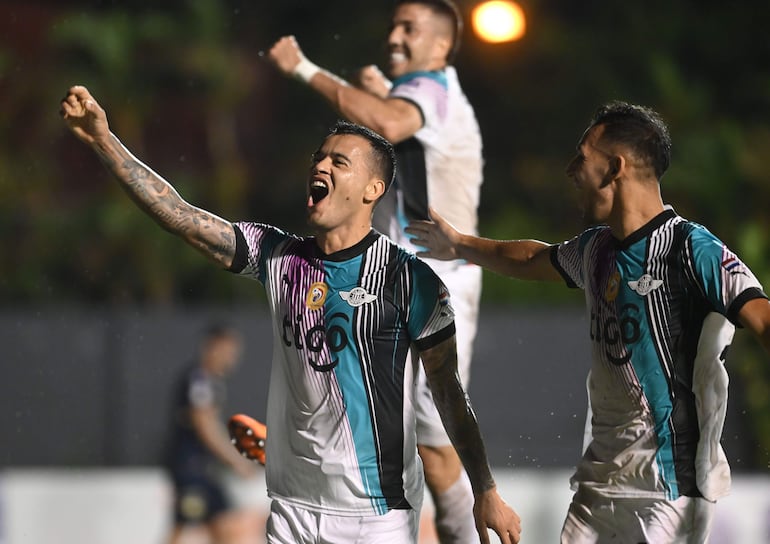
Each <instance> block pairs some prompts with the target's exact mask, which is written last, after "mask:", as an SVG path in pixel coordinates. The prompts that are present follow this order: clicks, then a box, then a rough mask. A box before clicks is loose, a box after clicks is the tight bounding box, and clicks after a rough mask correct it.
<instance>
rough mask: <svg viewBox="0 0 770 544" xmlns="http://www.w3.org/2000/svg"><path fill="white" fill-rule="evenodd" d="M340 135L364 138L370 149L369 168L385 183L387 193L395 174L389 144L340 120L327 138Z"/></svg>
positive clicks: (376, 135) (356, 126) (392, 155)
mask: <svg viewBox="0 0 770 544" xmlns="http://www.w3.org/2000/svg"><path fill="white" fill-rule="evenodd" d="M342 134H353V135H356V136H361V137H363V138H366V140H367V141H368V142H369V145H370V146H371V148H372V152H371V154H370V155H371V158H372V164H371V167H372V169H373V172H374V173H375V174H377V175H378V176H380V177H381V178H382V180H383V181H384V182H385V191H387V190H388V188H389V187H390V186H391V184H392V183H393V178H394V176H395V174H396V152H395V151H394V150H393V146H392V145H391V143H390V142H389V141H388V140H386V139H385V138H383V137H382V136H380V135H379V134H377V133H376V132H374V131H373V130H371V129H368V128H366V127H364V126H361V125H357V124H356V123H350V122H348V121H343V120H341V119H340V120H339V121H337V123H336V124H335V125H334V126H333V127H332V129H331V131H330V132H329V135H328V136H327V138H328V137H329V136H337V135H342Z"/></svg>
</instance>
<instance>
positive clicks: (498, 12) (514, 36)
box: [471, 0, 527, 43]
mask: <svg viewBox="0 0 770 544" xmlns="http://www.w3.org/2000/svg"><path fill="white" fill-rule="evenodd" d="M471 21H472V24H473V30H474V31H475V32H476V35H477V36H478V37H479V38H481V39H482V40H484V41H486V42H490V43H502V42H512V41H514V40H518V39H519V38H521V37H522V36H524V33H525V32H526V27H527V25H526V19H525V17H524V11H523V10H522V9H521V7H520V6H519V5H518V4H517V3H516V2H511V1H509V0H489V1H487V2H482V3H481V4H479V5H477V6H476V7H475V8H473V12H472V13H471Z"/></svg>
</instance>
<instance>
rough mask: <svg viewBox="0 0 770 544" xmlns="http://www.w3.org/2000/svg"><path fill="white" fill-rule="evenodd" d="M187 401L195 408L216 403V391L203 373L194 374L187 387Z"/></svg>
mask: <svg viewBox="0 0 770 544" xmlns="http://www.w3.org/2000/svg"><path fill="white" fill-rule="evenodd" d="M187 401H188V402H189V403H190V406H192V407H194V408H207V407H210V406H214V405H215V403H216V391H215V390H214V385H213V384H212V383H211V380H209V379H207V378H206V376H204V375H203V374H196V375H195V376H193V378H192V380H191V381H190V383H189V386H188V388H187Z"/></svg>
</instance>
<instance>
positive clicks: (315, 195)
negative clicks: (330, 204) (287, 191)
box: [307, 178, 329, 207]
mask: <svg viewBox="0 0 770 544" xmlns="http://www.w3.org/2000/svg"><path fill="white" fill-rule="evenodd" d="M328 195H329V185H328V184H327V182H325V181H324V180H322V179H319V178H314V179H313V180H312V181H311V182H310V194H309V195H308V201H307V205H308V207H312V206H315V205H316V204H318V203H319V202H321V201H322V200H323V199H324V198H326V197H327V196H328Z"/></svg>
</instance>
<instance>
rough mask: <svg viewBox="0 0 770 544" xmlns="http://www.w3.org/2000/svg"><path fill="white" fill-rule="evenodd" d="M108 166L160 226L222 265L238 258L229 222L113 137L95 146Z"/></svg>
mask: <svg viewBox="0 0 770 544" xmlns="http://www.w3.org/2000/svg"><path fill="white" fill-rule="evenodd" d="M96 152H97V154H98V155H99V158H100V159H101V160H102V162H103V163H104V164H105V166H106V167H107V168H108V169H109V170H110V171H111V172H112V174H113V175H114V176H115V177H116V178H117V180H118V182H119V183H120V185H121V187H123V189H124V190H125V191H126V192H127V193H128V195H129V196H130V197H131V199H132V200H133V201H134V202H135V203H136V204H137V206H139V208H141V209H142V210H143V211H144V212H145V213H147V214H148V215H149V216H150V217H152V218H153V219H154V220H155V221H156V222H157V223H158V224H159V225H160V226H161V227H163V228H164V229H166V230H167V231H169V232H171V233H173V234H176V235H178V236H180V237H181V238H183V239H184V240H185V241H187V242H188V243H189V244H190V245H192V246H193V247H195V248H196V249H198V250H199V251H200V252H201V253H203V254H204V255H206V256H207V257H209V258H210V259H212V260H214V261H215V262H217V263H219V264H220V265H222V266H225V267H227V266H230V263H231V262H232V259H233V256H234V255H235V236H234V232H233V227H232V225H231V224H230V222H229V221H225V220H224V219H222V218H220V217H218V216H216V215H214V214H212V213H209V212H207V211H205V210H202V209H200V208H196V207H195V206H192V205H191V204H189V203H188V202H186V201H185V200H184V199H183V198H182V197H181V196H180V195H179V193H178V192H177V191H176V189H174V187H172V186H171V184H170V183H168V182H167V181H166V180H164V179H163V178H162V177H161V176H159V175H158V174H156V173H155V172H154V171H152V170H151V169H150V168H149V167H148V166H146V165H145V164H143V163H142V162H141V161H139V160H138V159H136V157H134V156H133V155H132V154H131V153H130V152H129V151H128V150H127V149H126V148H125V147H124V146H123V144H121V143H120V141H119V140H118V139H117V137H115V136H114V135H113V136H112V138H111V139H110V140H109V141H108V142H107V143H105V144H102V145H98V146H96Z"/></svg>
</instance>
